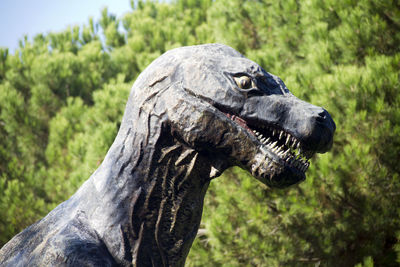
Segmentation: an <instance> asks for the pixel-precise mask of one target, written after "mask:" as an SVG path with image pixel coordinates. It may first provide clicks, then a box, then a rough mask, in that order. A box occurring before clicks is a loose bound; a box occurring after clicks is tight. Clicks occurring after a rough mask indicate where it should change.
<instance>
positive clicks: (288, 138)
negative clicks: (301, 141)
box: [285, 134, 290, 145]
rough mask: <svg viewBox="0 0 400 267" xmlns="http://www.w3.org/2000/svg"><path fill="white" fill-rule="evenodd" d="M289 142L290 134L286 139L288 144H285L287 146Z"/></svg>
mask: <svg viewBox="0 0 400 267" xmlns="http://www.w3.org/2000/svg"><path fill="white" fill-rule="evenodd" d="M289 141H290V134H288V135H287V137H286V143H285V144H286V145H287V144H289Z"/></svg>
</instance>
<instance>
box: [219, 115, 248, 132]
mask: <svg viewBox="0 0 400 267" xmlns="http://www.w3.org/2000/svg"><path fill="white" fill-rule="evenodd" d="M225 115H226V116H227V117H228V118H230V119H231V120H233V121H234V122H236V123H237V124H239V125H240V126H242V127H243V128H245V129H246V130H247V131H249V133H251V134H252V135H254V133H253V131H252V130H251V129H250V128H249V127H248V126H247V123H246V121H245V120H244V119H242V118H240V117H238V116H235V115H231V114H229V113H225Z"/></svg>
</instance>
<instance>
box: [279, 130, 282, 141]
mask: <svg viewBox="0 0 400 267" xmlns="http://www.w3.org/2000/svg"><path fill="white" fill-rule="evenodd" d="M282 135H283V131H281V133H280V134H279V139H282Z"/></svg>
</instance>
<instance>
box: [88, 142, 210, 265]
mask: <svg viewBox="0 0 400 267" xmlns="http://www.w3.org/2000/svg"><path fill="white" fill-rule="evenodd" d="M129 139H130V137H127V138H126V139H125V140H124V141H123V142H122V145H118V144H114V145H113V146H112V147H111V149H110V151H109V153H108V154H107V156H106V158H105V160H104V162H103V163H102V165H101V166H100V168H99V169H98V170H97V171H96V172H95V173H94V174H93V176H92V177H91V179H90V180H92V183H93V185H94V186H95V187H96V190H97V194H96V198H97V199H96V200H94V201H96V203H92V204H90V205H89V209H90V210H87V211H86V213H87V214H88V217H89V218H88V219H89V221H90V222H91V225H92V227H93V228H94V229H96V231H98V233H99V235H100V236H101V237H102V239H103V240H104V241H105V243H106V245H107V247H108V249H109V251H110V252H111V254H112V255H114V257H115V258H116V259H118V261H119V262H120V263H121V264H122V265H125V264H128V263H131V262H133V263H134V264H136V265H137V266H142V265H143V266H147V265H152V264H154V263H157V264H158V263H163V265H165V266H183V265H184V262H185V259H186V256H187V254H188V252H189V249H190V247H191V244H192V242H193V240H194V238H195V236H196V233H197V230H198V228H199V225H200V220H201V215H202V210H203V200H204V196H205V193H206V191H207V188H208V185H209V182H210V171H211V166H210V165H209V163H208V161H207V159H206V158H205V157H204V156H202V155H201V154H199V153H198V152H196V151H195V150H193V149H191V148H189V147H187V146H185V145H183V144H181V143H179V142H178V141H177V140H174V138H172V137H171V136H170V135H169V136H160V138H158V140H157V141H156V143H154V144H147V145H146V146H143V147H142V143H140V142H135V140H133V139H132V140H129ZM127 144H136V146H135V147H130V146H129V145H127ZM93 206H95V207H93ZM93 208H94V210H93Z"/></svg>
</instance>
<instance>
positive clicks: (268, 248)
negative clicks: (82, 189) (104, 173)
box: [0, 0, 400, 266]
mask: <svg viewBox="0 0 400 267" xmlns="http://www.w3.org/2000/svg"><path fill="white" fill-rule="evenodd" d="M131 6H132V11H131V12H130V13H128V14H126V15H125V16H124V17H123V18H116V17H115V16H114V15H112V14H110V13H109V12H108V10H107V9H103V10H102V11H101V18H100V20H99V21H98V22H95V21H93V19H89V21H88V24H87V25H84V26H82V27H77V26H76V27H72V28H68V29H66V30H65V31H63V32H59V33H50V34H48V35H43V34H39V35H37V36H35V37H34V38H33V40H32V41H29V40H28V38H27V37H24V38H23V39H22V40H21V41H20V48H19V49H18V50H17V51H16V52H15V53H14V54H12V53H10V52H9V51H8V50H7V49H0V136H1V137H2V138H1V139H0V192H1V194H0V233H1V234H0V244H4V243H5V242H7V240H8V239H10V238H11V237H12V236H13V235H15V234H16V233H17V232H19V231H20V230H22V229H23V228H24V227H26V226H27V225H29V224H31V223H33V222H34V221H35V220H37V219H39V218H41V217H42V216H44V215H45V214H46V213H47V212H48V211H49V210H50V209H52V208H54V207H55V206H56V205H57V204H59V203H60V202H61V201H63V200H65V199H67V198H68V197H69V196H70V195H71V194H72V193H73V192H75V190H76V189H77V188H78V187H79V185H80V184H82V182H83V181H85V180H86V179H87V178H88V177H89V176H90V174H91V173H92V172H93V171H94V170H95V169H96V168H97V166H98V165H99V164H100V163H101V161H102V159H103V157H104V156H105V154H106V152H107V149H108V147H109V146H110V145H111V143H112V141H113V139H114V137H115V134H116V133H117V130H118V127H119V122H120V120H121V117H122V113H123V110H124V107H125V103H126V100H127V96H128V93H129V88H130V86H131V84H132V82H133V81H134V79H135V78H136V77H137V75H138V74H139V73H140V72H141V71H142V70H143V69H144V68H145V67H146V66H147V65H148V64H149V63H150V62H151V61H152V60H153V59H155V58H156V57H158V56H159V55H160V54H162V53H163V52H165V51H166V50H168V49H171V48H174V47H179V46H183V45H193V44H200V43H207V42H221V43H225V44H228V45H230V46H232V47H234V48H235V49H237V50H239V51H241V52H242V53H244V54H245V55H246V56H247V57H249V58H251V59H253V60H254V61H256V62H258V63H259V64H260V65H261V66H263V67H264V68H265V69H266V70H267V71H269V72H271V73H274V74H277V75H279V76H280V77H281V78H282V79H283V80H284V81H285V82H286V85H287V86H288V87H289V89H290V90H291V91H292V92H293V93H294V94H295V95H296V96H298V97H300V98H302V99H304V100H307V101H309V102H311V103H313V104H316V105H320V106H323V107H324V108H326V109H327V110H328V111H329V112H330V113H331V114H332V116H333V117H334V120H335V121H336V123H337V131H336V135H335V142H334V146H333V149H332V151H331V152H329V153H327V154H323V155H318V156H315V158H314V159H313V161H312V162H313V163H312V165H311V167H310V169H309V171H308V172H307V180H306V181H305V182H303V183H302V184H300V185H297V186H293V187H291V188H288V189H285V190H271V189H268V188H266V187H265V186H263V185H261V184H260V183H259V182H257V181H255V179H253V178H252V177H250V176H249V175H248V174H247V173H246V172H244V171H243V170H240V169H238V168H233V169H231V170H228V171H227V172H226V173H225V174H224V175H223V176H222V177H220V178H218V179H216V180H215V181H213V182H212V183H211V186H210V189H209V191H208V193H207V196H206V200H205V202H206V203H205V209H204V215H203V220H202V224H201V229H200V231H199V236H198V238H197V239H196V241H195V243H194V245H193V248H192V250H191V252H190V255H189V259H188V262H187V265H188V266H243V265H244V266H249V265H251V266H314V265H316V266H318V265H320V266H374V265H375V266H397V265H398V264H399V263H400V242H399V239H400V220H399V218H400V217H399V215H400V209H399V208H398V207H400V194H399V192H400V177H399V173H400V165H399V164H398V158H399V151H400V150H399V148H400V95H399V90H400V88H399V87H400V81H399V77H400V71H399V70H400V20H399V18H400V6H399V4H398V3H397V2H395V1H378V0H372V1H367V0H361V1H360V0H359V1H353V0H340V1H333V0H327V1H317V0H309V1H294V0H293V1H292V0H289V1H270V0H257V1H243V0H217V1H212V0H202V1H191V0H176V1H172V2H166V3H165V2H155V1H131ZM120 25H122V27H123V31H120Z"/></svg>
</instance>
